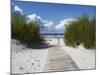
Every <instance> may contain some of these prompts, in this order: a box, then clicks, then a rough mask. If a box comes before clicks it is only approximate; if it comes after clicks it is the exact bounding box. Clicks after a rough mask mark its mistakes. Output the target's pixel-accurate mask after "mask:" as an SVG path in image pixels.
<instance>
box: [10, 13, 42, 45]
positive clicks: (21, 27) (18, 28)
mask: <svg viewBox="0 0 100 75" xmlns="http://www.w3.org/2000/svg"><path fill="white" fill-rule="evenodd" d="M11 22H12V23H11V24H12V25H11V32H12V38H14V39H17V40H19V41H21V42H23V43H26V44H28V45H29V44H34V43H35V44H38V43H42V42H43V41H44V40H43V38H42V36H41V35H40V28H39V25H38V24H37V23H36V22H34V21H31V22H29V23H26V17H25V15H24V16H23V15H21V14H19V13H15V12H14V13H13V14H12V21H11Z"/></svg>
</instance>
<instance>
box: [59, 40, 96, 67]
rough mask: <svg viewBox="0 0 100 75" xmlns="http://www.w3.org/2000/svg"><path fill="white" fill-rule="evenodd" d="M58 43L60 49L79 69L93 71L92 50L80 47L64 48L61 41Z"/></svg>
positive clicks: (93, 55) (93, 56)
mask: <svg viewBox="0 0 100 75" xmlns="http://www.w3.org/2000/svg"><path fill="white" fill-rule="evenodd" d="M61 40H62V39H61ZM60 43H61V48H62V49H63V50H64V51H65V52H66V53H67V54H69V55H70V56H71V57H72V59H73V61H74V62H75V63H76V64H77V65H78V67H79V69H95V66H96V65H95V63H96V61H95V56H96V55H95V50H94V49H85V48H84V47H83V46H82V45H80V46H79V47H78V48H73V47H68V46H64V42H63V40H62V41H61V42H60Z"/></svg>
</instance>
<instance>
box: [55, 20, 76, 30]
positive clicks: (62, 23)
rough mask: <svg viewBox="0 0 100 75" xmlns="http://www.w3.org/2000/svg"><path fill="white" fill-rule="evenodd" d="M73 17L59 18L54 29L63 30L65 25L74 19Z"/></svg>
mask: <svg viewBox="0 0 100 75" xmlns="http://www.w3.org/2000/svg"><path fill="white" fill-rule="evenodd" d="M74 20H75V19H64V20H61V21H60V23H59V24H58V25H56V26H55V29H57V30H64V28H65V25H68V24H69V23H70V22H71V21H74Z"/></svg>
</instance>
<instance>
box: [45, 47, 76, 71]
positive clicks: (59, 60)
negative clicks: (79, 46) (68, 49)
mask: <svg viewBox="0 0 100 75" xmlns="http://www.w3.org/2000/svg"><path fill="white" fill-rule="evenodd" d="M47 57H48V58H47V59H48V60H47V64H46V65H45V69H44V71H45V72H48V71H65V70H76V69H78V67H77V65H76V64H75V63H74V61H73V60H72V59H71V57H70V56H69V55H68V54H67V53H65V52H64V51H63V50H62V49H61V48H60V47H59V46H56V47H52V48H49V51H48V56H47Z"/></svg>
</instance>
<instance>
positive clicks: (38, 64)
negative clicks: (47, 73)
mask: <svg viewBox="0 0 100 75" xmlns="http://www.w3.org/2000/svg"><path fill="white" fill-rule="evenodd" d="M16 43H18V41H16V40H12V74H16V73H34V72H43V69H44V67H45V64H46V57H47V54H48V50H47V49H40V50H39V49H38V50H36V49H28V48H25V49H23V48H24V46H22V45H16Z"/></svg>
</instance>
